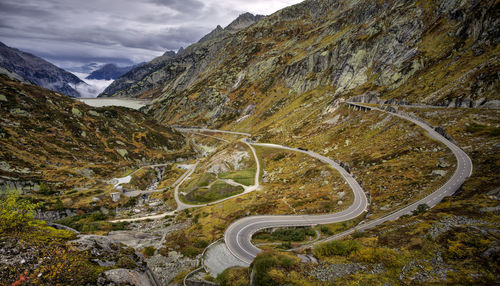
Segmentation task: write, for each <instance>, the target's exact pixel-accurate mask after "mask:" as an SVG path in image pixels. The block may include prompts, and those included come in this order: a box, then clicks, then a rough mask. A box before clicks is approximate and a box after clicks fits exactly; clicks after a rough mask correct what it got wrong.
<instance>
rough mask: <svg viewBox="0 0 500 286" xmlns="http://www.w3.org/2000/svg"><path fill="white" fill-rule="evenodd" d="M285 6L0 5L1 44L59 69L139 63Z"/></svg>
mask: <svg viewBox="0 0 500 286" xmlns="http://www.w3.org/2000/svg"><path fill="white" fill-rule="evenodd" d="M285 2H287V3H285ZM289 2H295V3H296V2H299V0H254V1H252V2H249V1H248V0H203V1H201V0H142V1H139V0H106V1H99V0H85V1H81V0H43V1H41V0H1V1H0V41H3V42H5V43H6V44H7V45H10V46H12V47H15V48H19V49H21V50H26V51H29V52H32V53H34V54H35V55H38V56H42V57H44V58H46V59H48V60H50V61H53V62H56V63H59V64H60V65H63V67H64V66H66V64H69V63H74V62H80V63H82V64H84V63H88V62H94V61H99V62H101V61H104V62H106V61H109V62H114V63H117V64H130V63H132V62H133V63H138V62H142V61H147V60H150V59H152V58H154V57H156V56H158V55H161V54H162V53H163V52H165V50H177V49H179V48H180V47H186V46H188V45H189V44H191V43H194V42H197V41H198V40H199V39H200V38H201V37H202V36H204V35H205V34H207V33H208V32H210V31H211V30H213V29H214V28H215V27H216V26H217V25H221V26H226V25H227V24H229V23H230V22H231V21H232V20H233V19H235V18H236V17H237V16H238V15H239V14H240V13H242V12H246V11H247V10H249V11H250V12H253V13H265V12H260V10H259V9H261V8H262V9H264V8H265V7H270V6H272V5H271V4H273V5H274V6H272V7H284V6H285V5H286V4H290V3H289ZM266 9H269V8H266ZM273 9H274V8H273ZM263 11H266V12H269V11H267V10H263Z"/></svg>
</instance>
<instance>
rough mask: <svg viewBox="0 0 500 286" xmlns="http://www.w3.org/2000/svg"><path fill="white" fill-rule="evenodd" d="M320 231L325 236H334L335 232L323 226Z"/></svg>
mask: <svg viewBox="0 0 500 286" xmlns="http://www.w3.org/2000/svg"><path fill="white" fill-rule="evenodd" d="M319 231H321V233H322V234H325V235H332V234H333V232H332V231H331V230H330V229H329V228H328V227H327V226H322V227H321V228H320V229H319Z"/></svg>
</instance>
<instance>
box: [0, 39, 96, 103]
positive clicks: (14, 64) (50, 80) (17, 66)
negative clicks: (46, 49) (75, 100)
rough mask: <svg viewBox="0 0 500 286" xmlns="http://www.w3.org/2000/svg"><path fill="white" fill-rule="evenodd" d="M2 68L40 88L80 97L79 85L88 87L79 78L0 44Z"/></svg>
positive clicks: (35, 57) (37, 58) (32, 56)
mask: <svg viewBox="0 0 500 286" xmlns="http://www.w3.org/2000/svg"><path fill="white" fill-rule="evenodd" d="M0 67H2V68H4V69H6V70H8V71H10V72H13V73H16V74H18V75H20V76H21V77H23V78H24V79H25V80H27V81H29V82H31V83H33V84H36V85H38V86H41V87H44V88H47V89H51V90H54V91H57V92H60V93H64V94H66V95H69V96H71V97H80V94H79V93H78V91H77V90H76V88H77V85H86V83H84V82H83V81H82V80H80V79H79V78H78V77H77V76H75V75H73V74H72V73H69V72H67V71H65V70H63V69H60V68H58V67H56V66H55V65H53V64H51V63H49V62H47V61H45V60H43V59H41V58H39V57H37V56H35V55H32V54H29V53H25V52H23V51H20V50H18V49H14V48H11V47H8V46H6V45H4V44H3V43H1V42H0Z"/></svg>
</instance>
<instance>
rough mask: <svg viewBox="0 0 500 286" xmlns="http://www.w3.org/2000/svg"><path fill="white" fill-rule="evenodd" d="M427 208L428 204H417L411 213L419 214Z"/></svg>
mask: <svg viewBox="0 0 500 286" xmlns="http://www.w3.org/2000/svg"><path fill="white" fill-rule="evenodd" d="M428 209H429V206H428V205H427V204H420V205H418V207H417V209H416V210H414V211H413V215H419V214H422V213H425V212H426V211H427V210H428Z"/></svg>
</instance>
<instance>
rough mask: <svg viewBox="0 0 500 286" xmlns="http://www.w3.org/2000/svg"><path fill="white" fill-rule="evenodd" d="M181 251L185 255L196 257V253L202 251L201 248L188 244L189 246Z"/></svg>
mask: <svg viewBox="0 0 500 286" xmlns="http://www.w3.org/2000/svg"><path fill="white" fill-rule="evenodd" d="M181 253H182V255H184V256H187V257H190V258H194V257H196V255H198V254H200V253H201V250H199V249H198V248H196V247H193V246H188V247H186V248H184V250H182V252H181Z"/></svg>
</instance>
